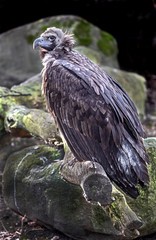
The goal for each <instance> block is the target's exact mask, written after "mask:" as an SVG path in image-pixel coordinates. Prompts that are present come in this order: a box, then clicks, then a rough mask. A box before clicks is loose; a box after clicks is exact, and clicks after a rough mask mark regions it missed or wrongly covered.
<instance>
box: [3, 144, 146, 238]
mask: <svg viewBox="0 0 156 240" xmlns="http://www.w3.org/2000/svg"><path fill="white" fill-rule="evenodd" d="M59 158H61V156H60V153H59V152H58V151H57V150H55V149H53V148H51V147H48V146H44V145H40V146H33V147H29V148H25V149H23V150H21V151H19V152H16V153H14V154H12V155H11V156H10V157H9V158H8V160H7V163H6V166H5V170H4V173H3V195H4V198H5V202H6V204H7V206H9V207H10V208H11V209H12V210H14V211H16V212H17V213H19V214H21V215H25V214H26V216H27V217H28V218H30V219H32V220H35V221H38V222H40V224H42V225H45V226H47V227H54V228H56V229H58V230H60V231H62V232H63V233H65V234H66V235H68V236H70V237H72V238H74V239H84V240H93V239H94V240H95V239H97V240H121V239H123V240H124V239H125V240H127V239H133V238H134V237H136V236H137V234H138V230H136V229H139V228H140V226H141V225H142V222H141V220H139V219H138V217H137V216H136V214H135V213H134V212H133V211H132V210H131V209H130V207H129V206H128V205H127V203H126V200H125V197H124V196H123V194H121V193H120V192H119V191H117V190H115V189H114V190H113V197H114V202H113V203H112V204H111V205H109V206H107V207H106V208H105V207H102V206H100V205H99V204H98V203H96V202H94V203H91V202H88V201H86V199H85V197H84V196H83V191H82V188H81V187H80V186H78V185H75V184H71V183H69V182H67V181H66V180H65V179H64V178H63V177H62V175H61V174H60V167H61V168H62V161H60V160H58V159H59ZM82 169H83V163H82ZM83 176H85V175H83ZM113 188H114V187H113Z"/></svg>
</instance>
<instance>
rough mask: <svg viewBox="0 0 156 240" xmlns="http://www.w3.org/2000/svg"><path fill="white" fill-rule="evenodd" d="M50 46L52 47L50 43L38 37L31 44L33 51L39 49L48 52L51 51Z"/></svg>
mask: <svg viewBox="0 0 156 240" xmlns="http://www.w3.org/2000/svg"><path fill="white" fill-rule="evenodd" d="M52 45H53V44H52V42H50V41H48V40H45V39H44V38H43V37H39V38H37V39H36V40H35V41H34V42H33V49H36V48H37V47H40V48H43V49H45V50H48V51H50V50H52V49H53V46H52Z"/></svg>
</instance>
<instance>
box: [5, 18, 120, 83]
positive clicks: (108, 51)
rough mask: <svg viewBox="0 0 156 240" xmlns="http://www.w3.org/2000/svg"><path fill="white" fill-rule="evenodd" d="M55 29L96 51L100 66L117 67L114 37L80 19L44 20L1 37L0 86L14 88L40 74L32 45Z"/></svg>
mask: <svg viewBox="0 0 156 240" xmlns="http://www.w3.org/2000/svg"><path fill="white" fill-rule="evenodd" d="M51 26H56V27H59V28H63V29H67V30H69V31H71V32H73V33H74V35H75V38H76V41H77V46H84V47H87V48H91V49H93V51H97V52H98V53H99V55H100V59H101V62H100V63H101V64H103V65H108V66H111V67H118V61H117V53H118V47H117V42H116V40H115V38H114V37H113V36H112V35H111V34H109V33H107V32H104V31H102V30H100V29H99V28H98V27H96V26H94V25H93V24H91V23H89V22H87V21H86V20H85V19H82V18H80V17H77V16H72V15H67V16H54V17H48V18H45V19H41V20H39V21H37V22H33V23H30V24H27V25H24V26H21V27H18V28H15V29H12V30H10V31H8V32H6V33H3V34H1V35H0V52H1V54H0V76H1V77H0V85H1V86H7V87H11V86H13V85H15V84H19V83H20V82H23V81H24V80H26V79H28V78H29V77H31V76H33V75H35V74H37V73H38V72H40V71H41V68H42V67H41V61H40V59H39V56H38V53H37V52H34V51H33V48H32V43H33V41H34V39H35V38H36V37H38V36H39V35H40V34H41V33H42V32H43V31H44V30H46V28H47V27H51Z"/></svg>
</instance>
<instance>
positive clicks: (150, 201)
mask: <svg viewBox="0 0 156 240" xmlns="http://www.w3.org/2000/svg"><path fill="white" fill-rule="evenodd" d="M144 145H145V147H146V150H147V153H148V155H149V159H150V164H149V165H148V172H149V176H150V184H149V186H146V187H144V188H143V189H142V188H141V187H140V188H139V192H140V196H139V197H138V198H137V200H132V199H129V198H127V200H128V204H129V206H130V207H131V208H132V209H133V211H134V212H135V213H136V214H137V216H138V217H140V218H141V219H142V220H143V222H144V224H143V226H142V227H141V228H140V232H141V235H148V234H151V233H154V232H156V138H147V139H145V140H144Z"/></svg>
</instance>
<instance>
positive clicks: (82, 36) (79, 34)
mask: <svg viewBox="0 0 156 240" xmlns="http://www.w3.org/2000/svg"><path fill="white" fill-rule="evenodd" d="M90 27H91V26H90V23H88V22H86V21H84V20H80V21H79V22H78V23H77V25H76V28H75V29H74V31H73V32H74V34H75V37H76V39H77V41H78V44H79V45H83V46H89V45H90V44H91V43H92V38H91V35H90Z"/></svg>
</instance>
